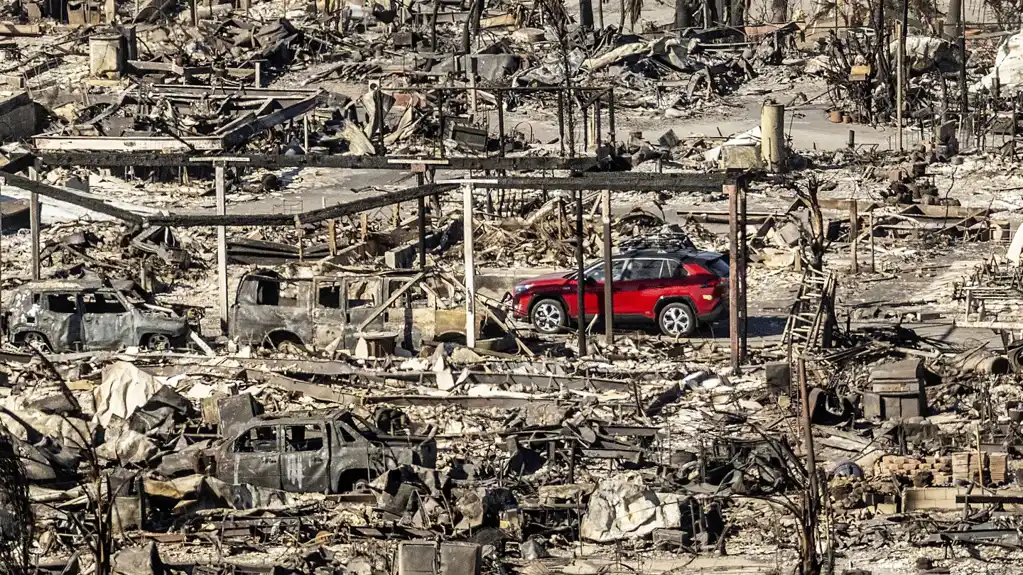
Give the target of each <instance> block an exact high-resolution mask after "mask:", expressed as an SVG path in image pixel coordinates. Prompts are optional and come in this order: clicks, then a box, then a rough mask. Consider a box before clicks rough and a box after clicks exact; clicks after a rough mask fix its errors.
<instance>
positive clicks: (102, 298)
mask: <svg viewBox="0 0 1023 575" xmlns="http://www.w3.org/2000/svg"><path fill="white" fill-rule="evenodd" d="M82 308H83V310H84V311H85V313H90V314H119V313H127V311H128V309H127V308H125V307H124V304H123V303H121V300H120V298H118V297H117V294H116V293H114V292H112V291H100V292H94V293H84V294H82Z"/></svg>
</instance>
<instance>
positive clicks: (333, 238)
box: [327, 218, 337, 256]
mask: <svg viewBox="0 0 1023 575" xmlns="http://www.w3.org/2000/svg"><path fill="white" fill-rule="evenodd" d="M327 231H328V232H329V234H330V237H329V238H328V241H329V242H330V255H332V256H336V255H337V220H335V219H334V218H330V219H329V220H327Z"/></svg>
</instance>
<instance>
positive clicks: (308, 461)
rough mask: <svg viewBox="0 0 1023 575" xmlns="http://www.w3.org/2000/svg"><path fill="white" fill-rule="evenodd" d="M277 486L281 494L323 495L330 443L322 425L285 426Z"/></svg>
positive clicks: (301, 424)
mask: <svg viewBox="0 0 1023 575" xmlns="http://www.w3.org/2000/svg"><path fill="white" fill-rule="evenodd" d="M281 427H282V429H283V430H284V451H283V453H281V486H282V488H283V489H284V490H285V491H308V492H319V493H327V492H328V491H329V489H330V475H329V473H328V466H329V464H330V443H329V441H328V440H327V434H326V433H325V432H324V427H323V424H322V423H293V424H289V423H285V424H284V425H282V426H281Z"/></svg>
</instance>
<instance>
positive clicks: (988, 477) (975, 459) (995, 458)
mask: <svg viewBox="0 0 1023 575" xmlns="http://www.w3.org/2000/svg"><path fill="white" fill-rule="evenodd" d="M1008 460H1009V455H1008V454H1006V453H984V454H983V460H982V459H981V457H980V456H979V455H978V454H977V453H976V452H967V453H953V454H952V479H955V480H961V481H979V480H980V477H979V473H980V470H981V469H984V472H985V477H984V482H985V483H1005V478H1006V476H1007V475H1008V463H1009V461H1008Z"/></svg>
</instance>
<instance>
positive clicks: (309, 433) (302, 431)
mask: <svg viewBox="0 0 1023 575" xmlns="http://www.w3.org/2000/svg"><path fill="white" fill-rule="evenodd" d="M323 445H324V433H323V426H321V425H320V424H318V423H305V424H294V425H285V426H284V451H287V452H290V453H294V452H301V451H319V450H321V449H323Z"/></svg>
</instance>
